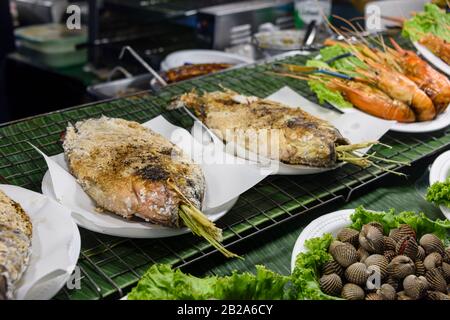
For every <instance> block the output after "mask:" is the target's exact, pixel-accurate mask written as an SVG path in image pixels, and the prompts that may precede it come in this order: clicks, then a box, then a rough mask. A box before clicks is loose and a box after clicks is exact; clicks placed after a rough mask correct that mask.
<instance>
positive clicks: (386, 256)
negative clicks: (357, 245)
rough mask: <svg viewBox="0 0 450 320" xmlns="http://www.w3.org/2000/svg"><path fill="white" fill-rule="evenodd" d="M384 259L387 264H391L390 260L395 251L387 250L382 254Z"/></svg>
mask: <svg viewBox="0 0 450 320" xmlns="http://www.w3.org/2000/svg"><path fill="white" fill-rule="evenodd" d="M383 255H384V257H385V258H386V259H387V261H388V262H391V261H392V259H394V258H395V257H396V256H397V254H395V251H392V250H387V251H385V252H384V253H383Z"/></svg>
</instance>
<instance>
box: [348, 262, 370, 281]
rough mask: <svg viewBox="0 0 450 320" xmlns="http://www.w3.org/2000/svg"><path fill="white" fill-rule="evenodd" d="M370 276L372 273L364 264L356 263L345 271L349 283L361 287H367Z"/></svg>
mask: <svg viewBox="0 0 450 320" xmlns="http://www.w3.org/2000/svg"><path fill="white" fill-rule="evenodd" d="M369 275H370V272H369V271H368V270H367V266H366V265H365V264H364V263H362V262H356V263H354V264H352V265H350V266H349V267H348V268H347V269H346V270H345V278H346V279H347V281H348V282H350V283H354V284H357V285H360V286H365V284H366V281H367V278H369Z"/></svg>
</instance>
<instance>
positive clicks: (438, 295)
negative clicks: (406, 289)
mask: <svg viewBox="0 0 450 320" xmlns="http://www.w3.org/2000/svg"><path fill="white" fill-rule="evenodd" d="M426 298H427V299H428V300H450V295H448V294H445V293H442V292H439V291H431V290H430V291H428V292H427V295H426Z"/></svg>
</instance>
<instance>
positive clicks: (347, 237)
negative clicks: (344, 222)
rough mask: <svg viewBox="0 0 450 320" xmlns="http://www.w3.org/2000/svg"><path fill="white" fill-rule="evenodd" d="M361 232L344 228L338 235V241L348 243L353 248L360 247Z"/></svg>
mask: <svg viewBox="0 0 450 320" xmlns="http://www.w3.org/2000/svg"><path fill="white" fill-rule="evenodd" d="M358 236H359V232H358V231H356V230H355V229H351V228H343V229H341V231H339V233H338V234H337V239H338V240H339V241H342V242H348V243H350V244H352V245H353V246H355V247H356V246H358Z"/></svg>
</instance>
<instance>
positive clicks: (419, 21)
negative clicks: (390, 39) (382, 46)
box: [402, 3, 450, 41]
mask: <svg viewBox="0 0 450 320" xmlns="http://www.w3.org/2000/svg"><path fill="white" fill-rule="evenodd" d="M449 26H450V14H448V13H446V12H445V10H442V9H441V8H439V7H438V6H437V5H435V4H431V3H427V4H426V5H425V10H424V11H423V12H420V13H417V14H416V15H415V16H414V17H412V18H411V19H409V20H408V21H406V22H405V23H404V24H403V31H402V35H403V36H404V37H406V38H410V39H411V40H413V41H418V40H420V39H421V38H422V37H423V36H424V35H425V34H428V33H431V34H433V35H435V36H437V37H440V38H442V39H444V40H446V41H450V29H449Z"/></svg>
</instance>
